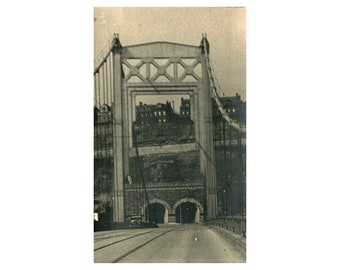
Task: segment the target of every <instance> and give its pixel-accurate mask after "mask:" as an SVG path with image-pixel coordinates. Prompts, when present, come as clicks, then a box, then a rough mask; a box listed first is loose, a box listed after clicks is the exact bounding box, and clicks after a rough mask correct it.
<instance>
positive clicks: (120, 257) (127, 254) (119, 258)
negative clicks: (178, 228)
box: [111, 231, 171, 263]
mask: <svg viewBox="0 0 340 270" xmlns="http://www.w3.org/2000/svg"><path fill="white" fill-rule="evenodd" d="M169 232H171V231H167V232H164V233H161V234H159V235H157V236H156V237H154V238H152V239H150V240H148V241H146V242H144V243H143V244H141V245H139V246H137V247H135V248H134V249H132V250H130V251H129V252H127V253H125V254H123V255H121V256H119V257H118V258H116V259H114V260H113V261H112V262H111V263H117V262H119V261H120V260H122V259H124V258H125V257H127V256H129V255H130V254H132V253H133V252H135V251H137V250H138V249H140V248H142V247H144V246H146V245H147V244H149V243H150V242H152V241H153V240H156V239H157V238H159V237H161V236H163V235H164V234H167V233H169Z"/></svg>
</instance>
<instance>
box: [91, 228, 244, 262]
mask: <svg viewBox="0 0 340 270" xmlns="http://www.w3.org/2000/svg"><path fill="white" fill-rule="evenodd" d="M245 261H246V258H245V255H243V254H242V253H241V252H240V251H239V250H238V249H237V248H236V247H235V246H234V245H233V244H232V243H230V242H228V241H227V240H226V239H225V238H223V237H222V236H221V235H220V234H218V233H217V232H216V231H215V230H213V229H212V228H209V227H205V226H202V225H201V224H183V225H166V226H164V225H160V228H155V229H134V230H116V231H107V232H96V233H95V236H94V262H95V263H115V262H119V263H244V262H245Z"/></svg>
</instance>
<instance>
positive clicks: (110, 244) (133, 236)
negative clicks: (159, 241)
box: [94, 231, 153, 251]
mask: <svg viewBox="0 0 340 270" xmlns="http://www.w3.org/2000/svg"><path fill="white" fill-rule="evenodd" d="M151 232H153V231H149V232H145V233H141V234H136V235H132V236H130V237H127V238H124V239H121V240H118V241H116V242H113V243H109V244H107V245H104V246H101V247H98V248H95V249H94V251H97V250H100V249H103V248H106V247H109V246H112V245H114V244H117V243H120V242H123V241H126V240H129V239H132V238H135V237H138V236H141V235H144V234H148V233H151ZM112 238H114V237H112Z"/></svg>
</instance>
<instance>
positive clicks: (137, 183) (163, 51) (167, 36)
mask: <svg viewBox="0 0 340 270" xmlns="http://www.w3.org/2000/svg"><path fill="white" fill-rule="evenodd" d="M93 23H94V72H93V76H94V77H93V84H94V93H93V103H94V105H93V107H94V116H93V117H94V118H93V120H94V123H93V124H94V128H93V132H94V134H93V136H94V140H93V141H94V150H93V154H94V162H93V166H94V175H93V180H94V182H93V209H94V213H93V216H94V227H93V228H94V232H93V233H94V263H245V262H246V242H247V241H246V239H247V229H246V224H247V222H246V221H247V200H246V197H247V196H246V194H247V192H246V190H247V185H246V182H247V181H246V178H247V177H246V165H247V164H246V148H247V143H246V137H247V136H246V134H247V132H246V130H247V129H246V118H247V117H246V8H245V7H197V8H194V7H187V8H184V7H171V8H170V7H158V8H151V7H138V8H137V7H121V8H120V7H95V8H94V18H93Z"/></svg>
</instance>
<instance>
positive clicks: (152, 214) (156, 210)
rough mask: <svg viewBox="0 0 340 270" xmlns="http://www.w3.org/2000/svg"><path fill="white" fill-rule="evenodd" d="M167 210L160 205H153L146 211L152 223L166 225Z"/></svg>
mask: <svg viewBox="0 0 340 270" xmlns="http://www.w3.org/2000/svg"><path fill="white" fill-rule="evenodd" d="M164 214H165V208H164V206H163V205H162V204H160V203H152V204H150V205H149V206H148V207H147V209H146V216H147V218H148V221H149V222H150V223H156V224H158V223H164Z"/></svg>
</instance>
